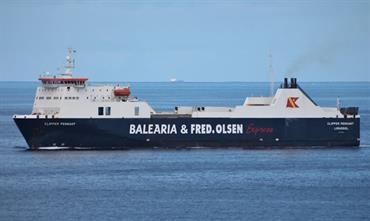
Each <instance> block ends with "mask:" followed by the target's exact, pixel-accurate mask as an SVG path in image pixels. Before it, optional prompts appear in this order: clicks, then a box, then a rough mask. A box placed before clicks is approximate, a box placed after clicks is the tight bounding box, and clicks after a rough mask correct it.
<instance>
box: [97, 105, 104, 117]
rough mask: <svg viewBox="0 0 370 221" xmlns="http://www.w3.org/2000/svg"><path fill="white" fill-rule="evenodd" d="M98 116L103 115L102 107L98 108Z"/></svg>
mask: <svg viewBox="0 0 370 221" xmlns="http://www.w3.org/2000/svg"><path fill="white" fill-rule="evenodd" d="M98 115H100V116H101V115H104V107H98Z"/></svg>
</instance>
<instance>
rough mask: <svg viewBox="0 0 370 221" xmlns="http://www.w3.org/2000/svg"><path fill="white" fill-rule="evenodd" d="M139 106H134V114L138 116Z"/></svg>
mask: <svg viewBox="0 0 370 221" xmlns="http://www.w3.org/2000/svg"><path fill="white" fill-rule="evenodd" d="M139 110H140V109H139V107H138V106H136V107H135V109H134V112H135V116H138V115H139Z"/></svg>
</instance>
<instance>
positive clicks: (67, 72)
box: [62, 48, 76, 77]
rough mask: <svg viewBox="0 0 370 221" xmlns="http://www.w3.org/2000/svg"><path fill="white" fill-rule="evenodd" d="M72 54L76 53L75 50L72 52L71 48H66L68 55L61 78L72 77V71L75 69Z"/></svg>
mask: <svg viewBox="0 0 370 221" xmlns="http://www.w3.org/2000/svg"><path fill="white" fill-rule="evenodd" d="M74 53H76V50H73V49H72V48H68V55H67V57H66V64H65V66H64V73H62V76H63V77H72V70H73V68H74V67H75V59H74V58H73V54H74Z"/></svg>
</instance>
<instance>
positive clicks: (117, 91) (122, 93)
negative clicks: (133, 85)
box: [113, 87, 131, 97]
mask: <svg viewBox="0 0 370 221" xmlns="http://www.w3.org/2000/svg"><path fill="white" fill-rule="evenodd" d="M113 93H114V96H116V97H128V96H130V94H131V91H130V88H129V87H115V88H114V91H113Z"/></svg>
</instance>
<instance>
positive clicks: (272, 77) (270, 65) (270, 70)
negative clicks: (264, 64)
mask: <svg viewBox="0 0 370 221" xmlns="http://www.w3.org/2000/svg"><path fill="white" fill-rule="evenodd" d="M268 56H269V64H268V65H269V70H268V71H269V78H270V95H271V96H273V95H274V83H275V82H274V69H273V67H272V54H271V51H269V54H268Z"/></svg>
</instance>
